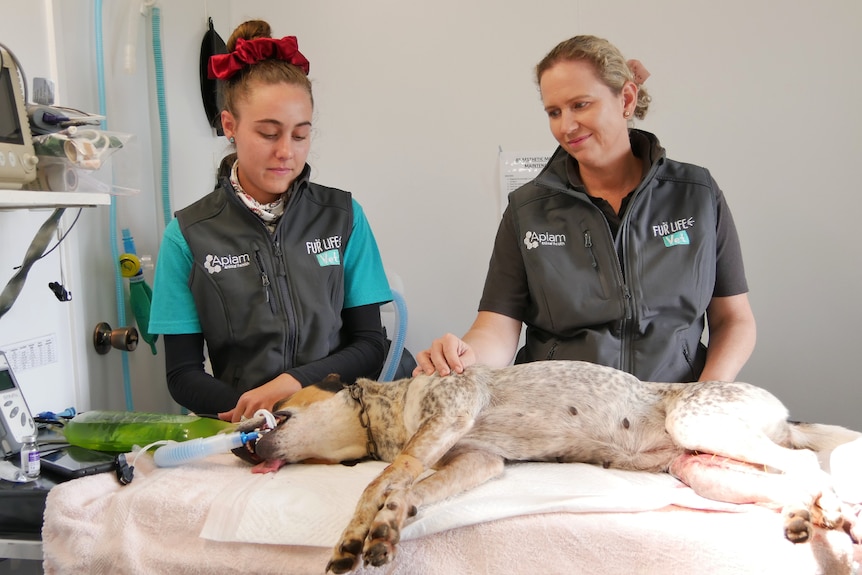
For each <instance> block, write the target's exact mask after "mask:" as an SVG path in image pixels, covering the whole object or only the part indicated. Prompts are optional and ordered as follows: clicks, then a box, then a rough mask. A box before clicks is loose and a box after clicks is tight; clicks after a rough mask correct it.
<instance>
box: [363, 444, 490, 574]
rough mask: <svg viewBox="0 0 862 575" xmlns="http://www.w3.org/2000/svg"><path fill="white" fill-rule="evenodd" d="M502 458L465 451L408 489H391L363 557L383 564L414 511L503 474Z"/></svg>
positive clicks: (486, 453) (448, 459)
mask: <svg viewBox="0 0 862 575" xmlns="http://www.w3.org/2000/svg"><path fill="white" fill-rule="evenodd" d="M503 464H504V461H503V458H502V457H500V456H499V455H495V454H492V453H488V452H484V451H466V452H462V453H459V454H457V455H455V456H454V457H449V456H447V460H446V461H445V462H444V463H443V464H442V465H441V466H439V467H438V469H437V471H435V472H434V473H432V474H431V475H429V476H427V477H425V478H424V479H422V480H421V481H418V482H417V483H415V484H414V485H413V486H412V487H409V486H408V487H406V488H404V489H393V490H392V491H391V492H389V494H388V495H387V497H386V502H385V503H384V505H383V506H382V507H381V508H380V511H378V512H377V515H376V516H375V517H374V521H373V522H372V524H371V531H370V534H369V537H368V541H367V542H366V544H365V553H364V555H363V558H364V559H365V562H366V563H368V564H371V565H375V566H379V565H385V564H386V563H388V562H389V560H390V559H391V556H392V554H393V552H394V545H395V543H397V542H398V540H399V539H400V537H401V529H402V527H403V525H404V522H405V521H406V520H407V518H408V517H413V516H414V515H416V513H417V511H418V509H419V508H420V507H422V506H423V505H428V504H431V503H434V502H436V501H442V500H443V499H446V498H447V497H449V496H451V495H456V494H458V493H462V492H464V491H467V490H469V489H472V488H473V487H476V486H478V485H481V484H482V483H484V482H486V481H487V480H489V479H491V478H493V477H497V476H498V475H500V474H501V473H502V472H503Z"/></svg>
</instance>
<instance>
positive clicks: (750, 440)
mask: <svg viewBox="0 0 862 575" xmlns="http://www.w3.org/2000/svg"><path fill="white" fill-rule="evenodd" d="M668 415H669V416H668V426H667V427H668V432H669V433H670V435H671V437H672V438H673V440H674V442H676V443H677V445H679V446H681V447H683V448H685V449H687V450H689V451H691V452H695V453H697V454H700V456H689V457H686V456H682V457H680V458H678V459H677V460H676V461H675V462H674V463H673V464H672V466H671V473H672V474H673V475H675V476H676V477H677V478H679V479H680V480H681V481H683V482H684V483H686V484H688V485H689V486H691V488H692V489H694V491H695V492H697V493H698V494H699V495H702V496H703V497H708V498H710V499H717V500H721V501H729V502H733V503H744V502H751V503H761V504H770V505H771V506H774V507H777V508H781V509H782V513H783V515H784V520H785V535H786V537H787V538H788V539H789V540H791V541H793V542H796V543H800V542H803V541H806V540H808V538H809V537H810V536H811V533H812V527H811V524H812V523H814V524H818V525H823V526H824V527H828V528H835V527H840V526H841V525H842V523H843V517H844V510H843V506H842V505H841V502H840V501H839V500H838V498H837V497H836V496H835V494H834V492H833V490H832V488H831V484H830V479H829V476H828V474H826V473H825V472H824V471H823V470H822V469H821V468H820V465H819V463H818V460H817V455H816V454H815V453H814V452H813V451H810V450H807V449H790V448H787V447H782V446H781V445H778V444H777V443H775V442H773V441H772V439H771V438H770V437H769V436H768V435H767V433H766V430H769V431H770V432H771V433H773V434H774V435H778V436H780V435H782V433H781V431H780V430H781V428H782V426H784V427H786V426H787V423H786V422H784V421H779V422H774V421H770V420H768V419H765V418H761V419H759V420H758V419H756V418H749V420H746V419H742V418H741V417H739V416H735V415H730V414H728V413H720V414H715V413H713V414H709V415H707V414H704V413H697V412H696V411H695V410H691V411H688V412H687V413H684V414H682V415H681V416H680V415H679V414H676V416H674V414H671V413H669V414H668ZM751 419H753V420H754V421H755V422H756V424H752V422H751V421H750V420H751ZM776 430H779V431H776ZM744 464H750V465H749V466H748V467H746V466H744ZM758 466H759V467H760V469H759V470H758V469H757V467H758ZM767 468H771V471H772V472H771V473H768V472H767V471H768V469H767Z"/></svg>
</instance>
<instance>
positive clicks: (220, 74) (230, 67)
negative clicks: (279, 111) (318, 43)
mask: <svg viewBox="0 0 862 575" xmlns="http://www.w3.org/2000/svg"><path fill="white" fill-rule="evenodd" d="M269 59H275V60H284V61H285V62H289V63H291V64H293V65H294V66H298V67H299V68H301V69H302V71H303V72H305V73H306V75H307V74H308V68H309V63H308V60H307V59H306V57H305V56H303V55H302V53H301V52H300V51H299V44H297V42H296V36H285V37H284V38H281V39H278V40H277V39H275V38H254V39H252V40H246V39H244V38H239V39H238V40H237V41H236V47H235V48H234V51H233V52H229V53H228V54H216V55H215V56H210V61H209V66H208V67H207V76H209V78H210V79H218V80H227V79H228V78H230V77H231V76H233V75H234V74H236V73H237V72H239V71H240V70H242V69H243V68H245V67H246V66H248V65H249V64H254V63H256V62H260V61H261V60H269Z"/></svg>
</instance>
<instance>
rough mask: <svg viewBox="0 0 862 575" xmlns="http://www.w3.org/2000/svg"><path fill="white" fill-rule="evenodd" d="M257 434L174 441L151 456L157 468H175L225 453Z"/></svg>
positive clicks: (224, 435) (254, 432) (223, 434)
mask: <svg viewBox="0 0 862 575" xmlns="http://www.w3.org/2000/svg"><path fill="white" fill-rule="evenodd" d="M257 436H258V433H257V432H256V431H250V432H248V433H243V432H241V431H236V432H234V433H220V434H218V435H213V436H212V437H199V438H197V439H190V440H188V441H174V442H171V443H167V444H165V445H162V446H161V447H159V448H158V449H156V452H155V453H154V454H153V460H154V461H155V462H156V465H158V466H159V467H176V466H178V465H182V464H183V463H189V462H191V461H195V460H197V459H202V458H204V457H209V456H210V455H217V454H219V453H227V452H228V451H231V450H232V449H236V448H237V447H242V446H243V445H245V444H246V443H247V442H249V441H251V440H253V439H257Z"/></svg>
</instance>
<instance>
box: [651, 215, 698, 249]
mask: <svg viewBox="0 0 862 575" xmlns="http://www.w3.org/2000/svg"><path fill="white" fill-rule="evenodd" d="M693 227H694V218H684V219H681V220H676V221H673V222H661V223H660V224H656V225H653V227H652V235H653V237H654V238H659V237H660V238H661V239H662V241H663V242H664V247H666V248H671V247H673V246H687V245H689V244H690V243H691V240H689V237H688V231H687V230H689V229H691V228H693Z"/></svg>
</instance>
